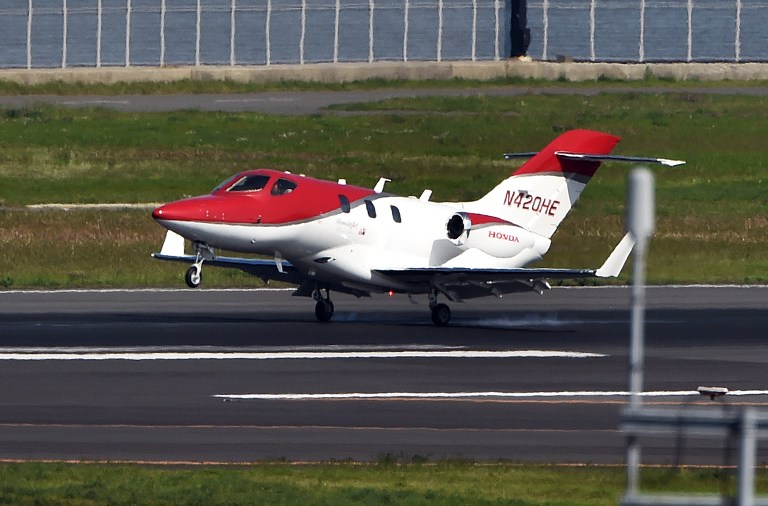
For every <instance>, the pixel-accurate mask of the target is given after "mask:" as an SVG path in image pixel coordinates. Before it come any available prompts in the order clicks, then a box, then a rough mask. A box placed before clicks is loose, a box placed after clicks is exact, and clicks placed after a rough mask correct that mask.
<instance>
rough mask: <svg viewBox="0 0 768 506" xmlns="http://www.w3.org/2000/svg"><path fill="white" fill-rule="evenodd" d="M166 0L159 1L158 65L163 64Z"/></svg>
mask: <svg viewBox="0 0 768 506" xmlns="http://www.w3.org/2000/svg"><path fill="white" fill-rule="evenodd" d="M165 2H166V0H162V1H161V2H160V66H161V67H162V66H163V65H165V13H166V10H167V8H166V4H165Z"/></svg>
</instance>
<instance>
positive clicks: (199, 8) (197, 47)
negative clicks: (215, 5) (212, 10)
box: [195, 0, 203, 67]
mask: <svg viewBox="0 0 768 506" xmlns="http://www.w3.org/2000/svg"><path fill="white" fill-rule="evenodd" d="M202 11H203V6H202V4H201V0H197V18H196V19H195V66H197V67H199V66H200V34H201V31H202V26H203V12H202Z"/></svg>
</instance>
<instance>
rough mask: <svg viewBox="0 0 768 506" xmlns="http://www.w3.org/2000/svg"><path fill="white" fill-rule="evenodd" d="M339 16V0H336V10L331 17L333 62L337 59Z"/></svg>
mask: <svg viewBox="0 0 768 506" xmlns="http://www.w3.org/2000/svg"><path fill="white" fill-rule="evenodd" d="M340 17H341V0H336V12H335V13H334V18H333V63H337V62H338V61H339V20H340Z"/></svg>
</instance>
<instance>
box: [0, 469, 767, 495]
mask: <svg viewBox="0 0 768 506" xmlns="http://www.w3.org/2000/svg"><path fill="white" fill-rule="evenodd" d="M624 476H625V471H624V469H623V468H615V467H599V466H587V467H557V466H537V465H515V464H490V465H475V464H472V463H468V462H442V463H436V464H407V465H396V464H392V463H387V462H382V463H378V464H371V465H365V464H363V465H360V464H352V463H336V464H308V465H291V464H279V463H275V464H271V463H264V464H255V465H248V466H242V467H211V466H205V467H181V468H179V467H150V466H134V465H97V464H85V465H71V464H44V463H24V464H2V465H0V503H2V504H15V505H20V506H23V505H34V504H52V505H55V504H67V505H100V504H111V505H122V504H146V505H166V504H168V505H171V504H172V505H215V504H227V505H238V504H248V505H250V504H260V505H280V504H312V505H334V506H337V505H338V506H342V505H347V504H398V505H422V504H424V505H426V504H430V505H431V504H440V505H447V506H450V505H457V506H460V505H462V506H463V505H515V506H528V505H530V506H534V505H562V506H565V505H574V506H576V505H591V506H599V505H609V504H610V505H613V504H616V503H617V502H618V500H619V499H620V497H621V496H622V494H623V491H624ZM641 477H642V479H643V483H642V488H643V491H644V492H659V491H664V492H672V493H688V494H690V493H694V492H695V493H707V494H718V493H726V494H732V493H733V488H734V487H733V477H732V476H731V474H730V473H728V472H726V471H723V470H720V469H648V470H644V471H643V472H642V474H641ZM767 485H768V481H767V480H766V472H765V470H761V471H759V472H758V480H757V490H758V491H762V492H763V493H765V491H766V486H767Z"/></svg>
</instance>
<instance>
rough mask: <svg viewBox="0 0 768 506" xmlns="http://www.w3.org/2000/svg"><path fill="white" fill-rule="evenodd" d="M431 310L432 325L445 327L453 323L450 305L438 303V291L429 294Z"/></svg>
mask: <svg viewBox="0 0 768 506" xmlns="http://www.w3.org/2000/svg"><path fill="white" fill-rule="evenodd" d="M429 309H430V310H431V311H432V323H434V324H435V325H437V326H438V327H445V326H446V325H448V322H449V321H451V308H450V307H448V304H443V303H442V302H437V290H432V291H431V292H429Z"/></svg>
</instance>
